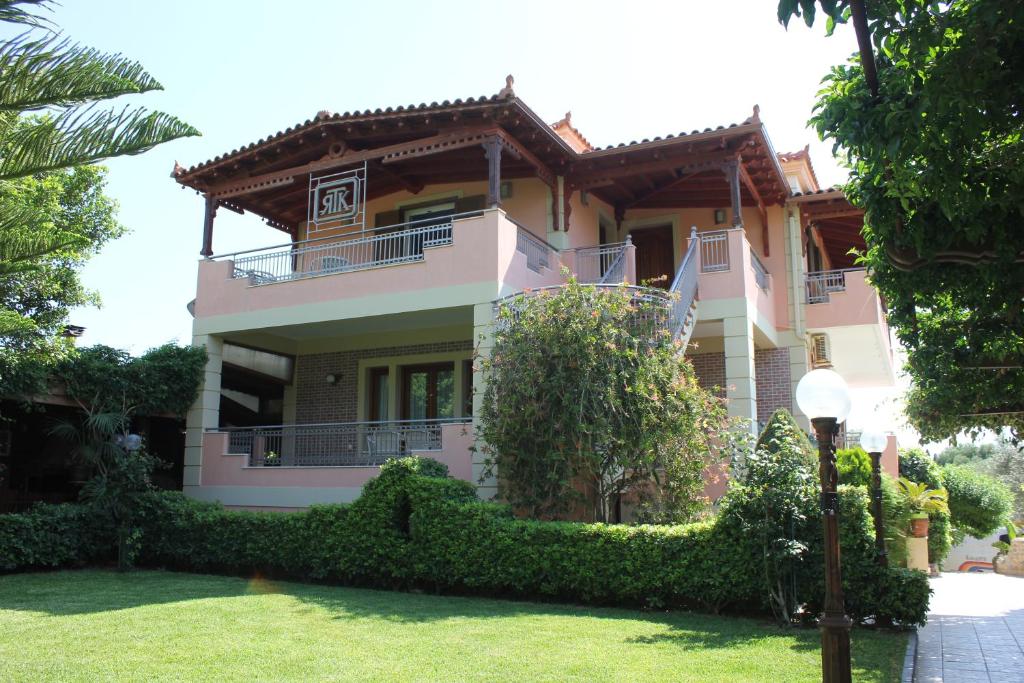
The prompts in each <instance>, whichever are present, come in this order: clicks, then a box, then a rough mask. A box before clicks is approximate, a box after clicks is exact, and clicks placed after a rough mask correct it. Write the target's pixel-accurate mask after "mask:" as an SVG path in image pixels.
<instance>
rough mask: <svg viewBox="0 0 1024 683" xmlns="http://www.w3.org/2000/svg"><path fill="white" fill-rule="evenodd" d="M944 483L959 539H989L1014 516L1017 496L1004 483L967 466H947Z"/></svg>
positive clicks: (944, 471)
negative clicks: (965, 536)
mask: <svg viewBox="0 0 1024 683" xmlns="http://www.w3.org/2000/svg"><path fill="white" fill-rule="evenodd" d="M942 482H943V484H944V485H945V487H946V491H947V492H948V493H949V512H950V515H951V516H952V519H951V522H952V524H953V527H954V529H955V531H956V533H957V535H958V536H961V537H962V536H963V535H968V536H973V537H974V538H985V537H986V536H988V535H989V534H991V533H992V532H994V531H995V530H996V529H998V528H1000V527H1001V526H1002V525H1003V524H1004V523H1005V522H1006V520H1007V519H1008V518H1009V517H1010V513H1011V511H1012V510H1013V494H1012V493H1011V492H1010V489H1009V488H1007V486H1006V485H1005V484H1003V483H1002V482H1000V481H998V480H996V479H993V478H992V477H988V476H986V475H984V474H981V473H980V472H977V471H975V470H973V469H971V468H970V467H967V466H965V465H947V466H945V467H943V468H942Z"/></svg>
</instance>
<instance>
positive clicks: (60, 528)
mask: <svg viewBox="0 0 1024 683" xmlns="http://www.w3.org/2000/svg"><path fill="white" fill-rule="evenodd" d="M113 537H114V532H113V529H112V528H110V527H109V524H108V523H107V522H106V521H105V520H103V519H101V518H100V517H98V516H97V515H95V514H94V513H93V512H92V511H91V510H90V509H89V508H87V507H85V506H83V505H73V504H67V503H66V504H62V505H45V504H37V505H35V506H33V507H32V508H31V509H29V510H28V511H27V512H22V513H19V514H7V515H0V571H23V570H26V569H48V568H56V567H80V566H83V565H86V564H89V563H91V562H96V561H100V560H106V559H110V557H112V554H113Z"/></svg>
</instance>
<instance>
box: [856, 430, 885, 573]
mask: <svg viewBox="0 0 1024 683" xmlns="http://www.w3.org/2000/svg"><path fill="white" fill-rule="evenodd" d="M887 441H888V437H887V436H886V435H885V434H883V433H882V432H876V431H873V430H867V429H866V430H864V432H863V433H862V434H861V435H860V446H861V448H863V449H864V450H866V451H867V452H868V455H870V456H871V516H872V517H873V518H874V521H875V557H876V558H877V560H878V564H879V566H881V567H888V566H889V557H888V554H887V553H886V552H885V521H884V520H883V519H882V463H881V460H882V451H883V450H885V444H886V442H887Z"/></svg>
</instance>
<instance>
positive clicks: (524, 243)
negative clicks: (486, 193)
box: [509, 219, 559, 273]
mask: <svg viewBox="0 0 1024 683" xmlns="http://www.w3.org/2000/svg"><path fill="white" fill-rule="evenodd" d="M509 220H511V219H509ZM512 222H513V223H514V224H515V226H516V251H518V252H519V253H521V254H523V255H524V256H526V267H527V268H529V269H530V270H532V271H533V272H535V273H539V272H541V271H542V270H545V269H551V268H554V267H557V265H558V263H559V261H558V249H556V248H555V247H553V246H551V245H550V244H548V243H547V242H546V241H544V240H542V239H541V238H539V237H537V236H536V235H534V234H533V233H532V232H530V231H529V230H527V229H526V227H525V226H523V225H520V224H519V223H518V222H516V221H512Z"/></svg>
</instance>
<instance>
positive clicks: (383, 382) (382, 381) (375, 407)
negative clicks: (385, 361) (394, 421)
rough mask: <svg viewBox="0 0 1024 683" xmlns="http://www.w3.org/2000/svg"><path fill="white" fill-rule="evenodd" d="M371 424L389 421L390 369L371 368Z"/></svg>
mask: <svg viewBox="0 0 1024 683" xmlns="http://www.w3.org/2000/svg"><path fill="white" fill-rule="evenodd" d="M369 416H370V421H371V422H378V421H381V420H387V419H388V369H387V368H386V367H383V368H370V410H369Z"/></svg>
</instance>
